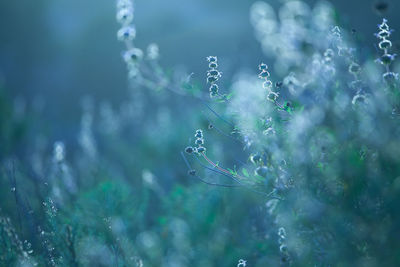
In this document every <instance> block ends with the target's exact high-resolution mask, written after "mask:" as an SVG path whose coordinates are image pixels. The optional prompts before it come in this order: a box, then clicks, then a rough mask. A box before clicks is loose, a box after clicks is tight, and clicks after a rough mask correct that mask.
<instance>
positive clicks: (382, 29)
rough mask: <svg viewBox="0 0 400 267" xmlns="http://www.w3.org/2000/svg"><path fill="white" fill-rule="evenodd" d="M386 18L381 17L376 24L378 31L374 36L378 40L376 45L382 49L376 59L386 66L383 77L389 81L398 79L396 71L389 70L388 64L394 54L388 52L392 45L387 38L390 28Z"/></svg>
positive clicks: (392, 59) (393, 57) (390, 31)
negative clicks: (379, 22) (380, 54)
mask: <svg viewBox="0 0 400 267" xmlns="http://www.w3.org/2000/svg"><path fill="white" fill-rule="evenodd" d="M387 22H388V21H387V19H383V21H382V23H381V24H379V25H378V29H379V31H378V33H376V34H375V36H376V37H377V38H378V39H379V40H380V42H379V44H378V46H379V49H380V50H383V55H382V56H381V57H380V58H379V59H377V61H378V62H379V63H381V64H382V65H384V66H385V67H386V72H385V73H384V74H383V79H384V80H385V81H386V82H391V81H394V80H397V79H398V73H394V72H392V71H390V64H391V63H392V62H393V61H394V59H395V57H396V54H390V53H389V49H390V48H391V47H392V42H391V41H390V40H389V37H390V35H391V34H392V30H391V29H390V28H389V25H388V24H387Z"/></svg>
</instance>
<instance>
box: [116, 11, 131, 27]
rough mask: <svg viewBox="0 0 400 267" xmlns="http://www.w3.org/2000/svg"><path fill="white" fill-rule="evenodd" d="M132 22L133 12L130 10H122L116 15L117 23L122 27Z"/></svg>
mask: <svg viewBox="0 0 400 267" xmlns="http://www.w3.org/2000/svg"><path fill="white" fill-rule="evenodd" d="M132 20H133V12H132V9H131V8H123V9H121V10H119V11H118V13H117V21H118V22H119V23H121V24H123V25H127V24H129V23H131V22H132Z"/></svg>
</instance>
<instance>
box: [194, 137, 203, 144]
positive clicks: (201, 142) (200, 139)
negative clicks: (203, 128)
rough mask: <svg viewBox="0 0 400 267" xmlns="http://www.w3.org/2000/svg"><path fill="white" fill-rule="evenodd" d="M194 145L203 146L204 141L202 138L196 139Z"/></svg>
mask: <svg viewBox="0 0 400 267" xmlns="http://www.w3.org/2000/svg"><path fill="white" fill-rule="evenodd" d="M195 143H196V145H203V144H204V139H203V138H197V139H196V141H195Z"/></svg>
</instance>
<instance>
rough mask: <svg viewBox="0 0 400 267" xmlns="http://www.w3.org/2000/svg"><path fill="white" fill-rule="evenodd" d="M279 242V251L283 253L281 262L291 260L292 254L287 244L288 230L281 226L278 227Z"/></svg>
mask: <svg viewBox="0 0 400 267" xmlns="http://www.w3.org/2000/svg"><path fill="white" fill-rule="evenodd" d="M278 236H279V238H278V243H279V251H280V253H281V262H282V263H287V262H289V261H290V255H289V252H288V249H287V246H286V230H285V228H283V227H281V228H279V229H278Z"/></svg>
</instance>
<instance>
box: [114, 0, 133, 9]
mask: <svg viewBox="0 0 400 267" xmlns="http://www.w3.org/2000/svg"><path fill="white" fill-rule="evenodd" d="M132 7H133V5H132V1H131V0H118V1H117V9H132Z"/></svg>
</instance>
